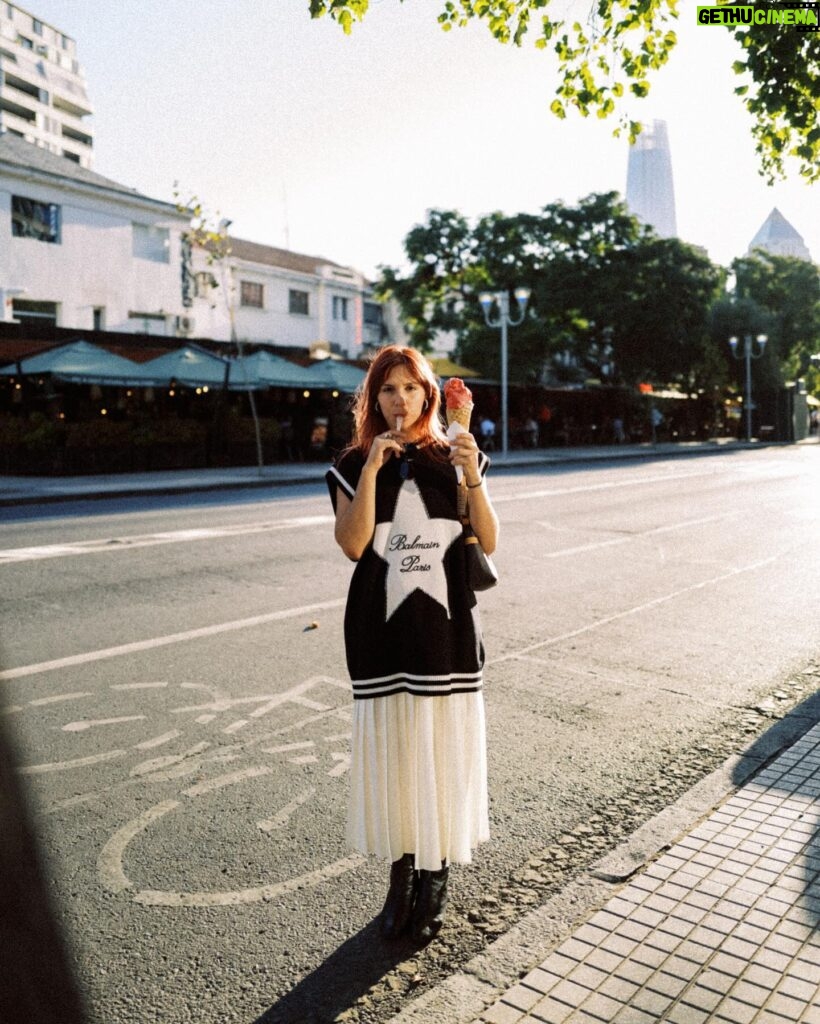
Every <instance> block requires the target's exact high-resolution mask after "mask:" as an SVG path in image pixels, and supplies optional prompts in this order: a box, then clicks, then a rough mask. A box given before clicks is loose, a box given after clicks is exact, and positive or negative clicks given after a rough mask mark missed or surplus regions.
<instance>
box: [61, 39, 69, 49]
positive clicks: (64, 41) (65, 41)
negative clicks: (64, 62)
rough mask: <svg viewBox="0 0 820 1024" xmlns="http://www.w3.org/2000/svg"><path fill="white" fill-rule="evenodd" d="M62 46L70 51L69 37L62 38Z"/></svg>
mask: <svg viewBox="0 0 820 1024" xmlns="http://www.w3.org/2000/svg"><path fill="white" fill-rule="evenodd" d="M60 45H61V46H62V48H63V49H64V50H67V49H68V36H60Z"/></svg>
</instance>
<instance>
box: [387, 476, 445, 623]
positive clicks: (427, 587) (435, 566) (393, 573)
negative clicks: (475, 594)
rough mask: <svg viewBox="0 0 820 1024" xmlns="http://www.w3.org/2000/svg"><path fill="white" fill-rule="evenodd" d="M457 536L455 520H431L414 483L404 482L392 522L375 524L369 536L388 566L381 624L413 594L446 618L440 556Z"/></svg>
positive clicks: (442, 568) (441, 558)
mask: <svg viewBox="0 0 820 1024" xmlns="http://www.w3.org/2000/svg"><path fill="white" fill-rule="evenodd" d="M461 535H462V530H461V524H460V523H459V522H458V520H456V519H431V518H430V516H429V515H428V514H427V508H426V507H425V504H424V501H423V500H422V497H421V494H420V493H419V489H418V487H417V486H416V484H415V482H414V481H413V480H405V481H404V483H403V484H402V485H401V488H400V490H399V496H398V499H397V500H396V509H395V512H394V513H393V521H392V522H390V523H379V524H378V526H377V527H376V532H375V533H374V535H373V550H374V551H375V552H376V554H377V555H378V556H379V558H383V559H384V561H385V562H387V566H388V568H387V595H386V596H387V604H386V610H385V622H386V621H387V620H388V619H389V618H390V616H391V615H392V614H393V613H394V612H395V611H396V609H397V608H398V607H399V605H400V604H401V603H402V602H403V601H405V600H406V599H407V598H408V597H409V596H410V595H411V594H412V593H413V591H414V590H423V591H424V593H425V594H428V595H429V596H430V597H432V598H433V600H434V601H438V603H439V604H440V605H441V606H442V607H443V608H444V610H445V611H446V612H447V618H448V619H449V618H450V605H449V603H448V601H447V576H446V575H445V572H444V556H445V555H446V554H447V551H448V549H449V548H450V545H451V544H452V543H453V541H455V540H456V539H457V538H459V537H461Z"/></svg>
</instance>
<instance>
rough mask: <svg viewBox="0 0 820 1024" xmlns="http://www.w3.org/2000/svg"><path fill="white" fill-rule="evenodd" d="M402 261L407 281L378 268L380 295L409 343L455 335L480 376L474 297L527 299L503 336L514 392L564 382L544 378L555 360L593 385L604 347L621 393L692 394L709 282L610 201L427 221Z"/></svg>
mask: <svg viewBox="0 0 820 1024" xmlns="http://www.w3.org/2000/svg"><path fill="white" fill-rule="evenodd" d="M405 251H406V253H407V257H408V260H409V262H410V264H411V269H410V271H409V273H408V274H407V275H406V276H402V275H401V274H399V272H398V271H396V270H394V269H392V268H383V270H382V281H381V285H380V288H381V291H382V294H383V295H384V296H385V297H393V298H395V299H396V301H397V302H398V304H399V306H400V308H401V310H402V315H403V318H404V320H405V322H406V323H407V325H408V328H409V330H410V334H411V341H412V342H413V343H414V344H423V345H425V346H428V347H429V346H430V345H431V343H432V340H433V338H434V336H435V334H436V332H437V331H439V330H455V331H457V333H458V337H459V357H460V358H461V359H463V360H464V361H465V362H466V363H468V365H470V366H474V367H475V368H476V369H477V370H479V371H481V372H482V374H483V375H485V376H488V377H496V378H497V377H498V375H499V352H498V348H499V346H498V332H497V330H495V329H492V328H488V327H487V326H486V324H485V322H484V317H483V314H482V312H481V309H480V307H479V303H478V294H479V292H481V291H484V290H487V289H489V290H500V289H509V290H512V289H513V288H515V287H516V286H517V285H521V284H523V285H527V286H528V287H530V288H531V290H532V296H531V301H530V307H529V312H528V315H527V317H526V319H525V321H524V323H522V324H521V325H520V326H519V327H516V329H515V334H514V359H513V375H514V378H515V379H518V380H519V381H542V380H544V379H545V376H547V375H549V374H554V373H556V372H558V373H559V374H560V373H563V375H564V377H567V378H568V377H569V376H571V374H567V373H564V371H562V370H560V369H556V368H557V367H560V365H561V362H560V359H559V360H556V359H555V356H556V354H557V353H560V354H563V353H567V356H568V358H569V361H570V362H571V364H572V365H574V366H576V367H577V370H578V373H577V374H576V375H580V379H583V378H584V377H585V376H596V375H599V373H600V369H601V363H602V359H601V358H600V349H601V346H602V344H603V342H604V341H605V340H606V342H608V343H611V346H612V348H613V349H614V352H613V353H612V356H613V358H612V359H607V360H606V361H607V363H613V362H614V367H615V371H616V373H615V376H617V377H618V378H619V379H621V380H624V381H626V382H628V383H637V382H638V381H639V380H645V379H650V380H656V381H661V382H677V381H679V382H682V383H686V384H687V385H689V384H692V385H694V383H695V382H696V381H700V380H701V378H708V377H709V375H710V373H711V370H710V369H709V368H710V367H712V366H713V364H714V362H715V360H714V359H713V358H712V356H713V353H711V352H710V349H711V348H712V347H713V346H712V341H711V337H710V334H709V331H708V314H709V309H710V306H711V304H712V302H713V301H714V299H715V296H716V295H717V293H718V291H719V287H720V284H721V279H722V275H721V271H720V270H719V268H717V267H715V266H714V265H713V264H711V263H710V262H709V260H708V259H707V258H706V257H705V256H703V255H701V254H700V253H699V252H698V251H697V250H695V249H693V248H692V247H690V246H687V245H685V244H684V243H682V242H680V241H678V240H677V239H659V238H656V237H655V236H654V235H653V234H652V233H651V231H650V230H649V229H648V228H646V227H644V226H643V225H641V224H640V223H639V222H638V221H637V220H636V219H635V218H634V217H632V216H631V215H630V214H629V213H628V212H627V210H626V208H625V206H624V205H623V203H622V201H621V200H620V198H619V197H618V196H617V194H616V193H606V194H593V195H591V196H587V197H586V198H585V199H582V200H581V201H580V202H579V203H578V204H577V205H576V206H565V205H564V204H562V203H551V204H550V205H548V206H546V207H544V209H543V210H542V211H541V213H539V214H518V215H515V216H508V215H505V214H502V213H492V214H488V215H487V216H485V217H482V218H480V219H479V220H478V222H477V223H476V225H475V226H474V227H473V228H472V229H471V228H470V226H469V224H468V222H467V221H466V220H465V219H464V218H463V217H462V216H461V214H459V213H457V212H456V211H442V210H432V211H430V213H429V214H428V222H427V224H425V225H419V226H417V227H415V228H413V229H412V231H410V232H409V234H408V236H407V238H406V240H405ZM607 328H611V336H610V334H606V337H605V332H606V329H607ZM596 346H598V353H597V354H596ZM610 379H613V374H610Z"/></svg>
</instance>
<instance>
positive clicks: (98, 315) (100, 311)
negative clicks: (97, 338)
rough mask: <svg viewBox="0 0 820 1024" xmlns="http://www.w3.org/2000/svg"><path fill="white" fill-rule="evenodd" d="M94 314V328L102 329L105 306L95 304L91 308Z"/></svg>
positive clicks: (103, 326)
mask: <svg viewBox="0 0 820 1024" xmlns="http://www.w3.org/2000/svg"><path fill="white" fill-rule="evenodd" d="M93 315H94V330H95V331H102V330H103V329H104V328H105V308H104V307H103V306H95V307H94V310H93Z"/></svg>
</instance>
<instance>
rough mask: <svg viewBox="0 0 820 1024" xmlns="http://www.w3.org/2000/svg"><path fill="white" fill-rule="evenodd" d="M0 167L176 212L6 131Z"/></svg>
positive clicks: (1, 136) (1, 135)
mask: <svg viewBox="0 0 820 1024" xmlns="http://www.w3.org/2000/svg"><path fill="white" fill-rule="evenodd" d="M3 164H6V165H9V166H11V167H15V168H20V169H21V170H34V171H36V172H38V173H39V174H43V175H45V176H47V177H53V178H61V179H63V180H66V179H67V180H69V181H74V182H77V183H78V184H81V185H89V186H91V187H92V188H97V189H100V190H102V191H105V192H114V193H117V194H118V195H123V196H127V197H128V198H130V199H136V200H141V201H142V202H149V203H154V204H158V205H161V206H165V207H167V208H168V209H170V210H176V207H175V206H174V205H173V203H166V202H163V201H162V200H161V199H152V198H151V196H146V195H143V194H142V193H141V192H138V191H137V190H136V189H135V188H129V186H127V185H121V184H120V183H119V182H118V181H113V180H112V179H111V178H106V177H104V176H103V175H102V174H97V172H96V171H90V170H88V168H87V167H81V166H80V165H79V164H78V163H75V162H74V161H73V160H69V159H68V157H64V156H58V155H57V154H56V153H51V152H49V150H47V149H43V147H42V146H35V145H34V143H32V142H26V140H25V139H21V138H19V137H18V136H17V135H12V134H10V133H9V132H0V167H2V165H3Z"/></svg>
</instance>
